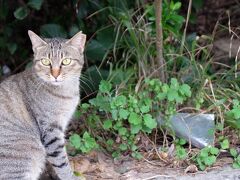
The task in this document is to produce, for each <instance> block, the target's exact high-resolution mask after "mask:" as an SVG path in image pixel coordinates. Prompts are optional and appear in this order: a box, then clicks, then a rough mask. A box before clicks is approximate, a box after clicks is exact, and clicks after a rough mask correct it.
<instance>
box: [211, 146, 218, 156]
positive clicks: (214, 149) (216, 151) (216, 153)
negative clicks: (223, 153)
mask: <svg viewBox="0 0 240 180" xmlns="http://www.w3.org/2000/svg"><path fill="white" fill-rule="evenodd" d="M210 153H211V154H212V155H218V153H219V149H218V148H215V147H210Z"/></svg>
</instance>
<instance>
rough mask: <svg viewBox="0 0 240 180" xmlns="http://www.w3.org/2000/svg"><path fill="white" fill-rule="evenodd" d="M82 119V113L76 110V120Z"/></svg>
mask: <svg viewBox="0 0 240 180" xmlns="http://www.w3.org/2000/svg"><path fill="white" fill-rule="evenodd" d="M80 117H81V112H80V111H79V110H76V111H75V112H74V118H76V119H80Z"/></svg>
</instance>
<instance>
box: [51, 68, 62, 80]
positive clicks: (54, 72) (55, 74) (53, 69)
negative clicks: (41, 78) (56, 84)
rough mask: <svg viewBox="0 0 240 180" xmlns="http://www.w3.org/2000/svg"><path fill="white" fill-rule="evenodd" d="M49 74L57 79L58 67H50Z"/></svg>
mask: <svg viewBox="0 0 240 180" xmlns="http://www.w3.org/2000/svg"><path fill="white" fill-rule="evenodd" d="M51 74H52V76H53V77H54V78H55V79H57V77H58V76H59V74H60V68H52V69H51Z"/></svg>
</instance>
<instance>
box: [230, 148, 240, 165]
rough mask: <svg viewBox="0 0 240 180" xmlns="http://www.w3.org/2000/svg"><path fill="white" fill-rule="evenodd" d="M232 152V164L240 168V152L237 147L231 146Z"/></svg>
mask: <svg viewBox="0 0 240 180" xmlns="http://www.w3.org/2000/svg"><path fill="white" fill-rule="evenodd" d="M230 154H231V155H232V157H233V165H232V166H233V168H236V169H239V168H240V155H239V153H238V152H237V150H236V149H234V148H231V149H230Z"/></svg>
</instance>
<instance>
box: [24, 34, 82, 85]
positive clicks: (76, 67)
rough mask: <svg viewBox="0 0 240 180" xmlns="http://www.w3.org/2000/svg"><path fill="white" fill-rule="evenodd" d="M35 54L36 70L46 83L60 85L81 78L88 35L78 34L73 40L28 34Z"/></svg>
mask: <svg viewBox="0 0 240 180" xmlns="http://www.w3.org/2000/svg"><path fill="white" fill-rule="evenodd" d="M28 34H29V37H30V39H31V42H32V48H33V52H34V69H35V71H36V73H37V75H38V76H39V77H40V78H41V79H43V80H44V81H46V82H50V83H52V84H54V85H60V84H61V83H62V82H64V81H67V80H69V79H74V78H79V76H80V73H81V70H82V67H83V63H84V60H83V51H84V46H85V42H86V35H84V34H82V33H81V32H79V33H77V34H76V35H75V36H73V37H72V38H71V39H69V40H66V39H61V38H53V39H42V38H40V37H39V36H38V35H36V34H35V33H33V32H32V31H29V32H28Z"/></svg>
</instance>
